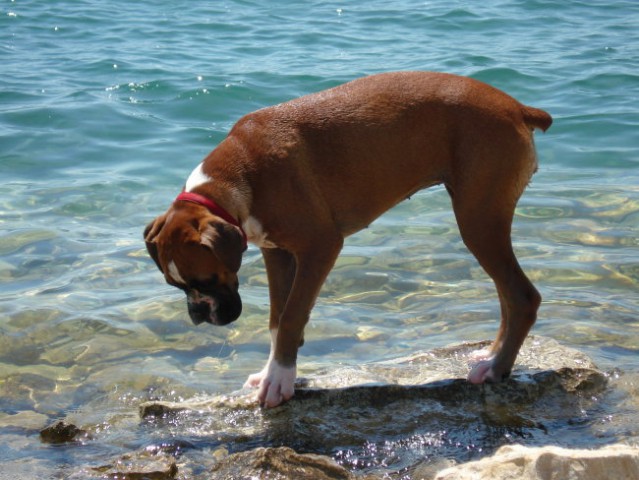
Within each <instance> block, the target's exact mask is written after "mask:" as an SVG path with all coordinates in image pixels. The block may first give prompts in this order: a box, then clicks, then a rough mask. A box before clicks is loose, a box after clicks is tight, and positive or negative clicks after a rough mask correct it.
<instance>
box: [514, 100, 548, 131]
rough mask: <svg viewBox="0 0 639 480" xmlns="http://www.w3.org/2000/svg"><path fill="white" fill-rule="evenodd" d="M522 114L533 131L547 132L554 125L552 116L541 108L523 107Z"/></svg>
mask: <svg viewBox="0 0 639 480" xmlns="http://www.w3.org/2000/svg"><path fill="white" fill-rule="evenodd" d="M521 113H522V115H523V116H524V122H526V125H528V126H529V127H531V128H533V129H534V128H539V129H541V130H542V131H544V132H545V131H546V130H548V129H549V128H550V126H551V125H552V117H551V116H550V114H549V113H547V112H544V111H543V110H540V109H539V108H534V107H527V106H526V105H522V108H521Z"/></svg>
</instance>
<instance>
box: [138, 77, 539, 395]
mask: <svg viewBox="0 0 639 480" xmlns="http://www.w3.org/2000/svg"><path fill="white" fill-rule="evenodd" d="M551 123H552V118H551V116H550V115H549V114H548V113H546V112H544V111H543V110H539V109H536V108H532V107H527V106H525V105H523V104H521V103H519V102H518V101H517V100H515V99H513V98H512V97H510V96H508V95H507V94H505V93H503V92H501V91H500V90H497V89H495V88H493V87H491V86H489V85H486V84H484V83H482V82H479V81H477V80H473V79H470V78H465V77H459V76H455V75H450V74H443V73H427V72H399V73H384V74H378V75H373V76H369V77H365V78H361V79H358V80H355V81H352V82H349V83H346V84H344V85H341V86H338V87H335V88H331V89H329V90H325V91H322V92H319V93H315V94H311V95H307V96H304V97H301V98H298V99H295V100H291V101H289V102H286V103H282V104H279V105H275V106H272V107H268V108H264V109H261V110H258V111H256V112H253V113H250V114H248V115H246V116H244V117H243V118H241V119H240V120H239V121H238V122H237V123H236V124H235V125H234V126H233V128H232V129H231V131H230V133H229V134H228V136H227V137H226V138H225V139H224V140H223V141H222V142H221V143H220V144H219V145H218V147H217V148H216V149H215V150H213V151H212V152H211V153H210V154H209V155H208V156H207V157H206V158H205V159H204V161H203V162H202V163H201V164H200V165H198V166H197V167H196V168H195V170H193V172H192V173H191V175H190V176H189V178H188V179H187V181H186V185H185V187H184V189H183V191H182V193H180V194H179V195H178V196H177V198H176V200H175V201H174V202H173V204H172V205H171V206H170V207H169V209H168V211H167V212H166V213H164V214H163V215H161V216H159V217H158V218H156V219H155V220H154V221H153V222H152V223H151V224H150V225H148V226H147V228H146V230H145V232H144V237H145V241H146V246H147V249H148V251H149V253H150V255H151V257H152V258H153V260H155V263H156V264H157V266H158V267H159V268H160V270H161V271H162V273H163V274H164V277H165V279H166V281H167V282H168V283H169V284H171V285H174V286H176V287H178V288H180V289H181V290H183V291H184V292H185V293H186V297H187V304H188V311H189V315H190V317H191V319H192V321H193V322H194V323H195V324H199V323H201V322H208V323H211V324H215V325H226V324H228V323H230V322H232V321H234V320H235V319H236V318H238V316H239V315H240V313H241V311H242V303H241V300H240V296H239V294H238V270H239V268H240V263H241V260H242V253H243V252H244V250H245V249H246V242H247V240H248V241H250V242H252V243H254V244H255V245H257V246H258V247H259V248H260V249H261V251H262V255H263V257H264V263H265V266H266V273H267V277H268V282H269V296H270V320H269V328H270V332H271V338H272V340H271V354H270V356H269V359H268V362H267V363H266V366H265V367H264V369H263V370H262V371H261V372H259V373H257V374H255V375H251V376H250V377H249V378H248V380H247V382H246V386H251V387H256V388H258V395H257V396H258V399H259V401H260V403H261V404H263V405H266V406H267V407H274V406H277V405H279V404H280V403H282V402H283V401H286V400H288V399H290V398H291V397H292V396H293V393H294V382H295V376H296V360H297V352H298V348H299V347H300V346H301V345H302V344H303V333H304V327H305V325H306V323H307V321H308V319H309V315H310V313H311V309H312V307H313V304H314V302H315V300H316V298H317V296H318V294H319V292H320V288H321V286H322V284H323V282H324V280H325V279H326V276H327V275H328V273H329V272H330V270H331V268H332V267H333V264H334V263H335V260H336V259H337V256H338V255H339V253H340V250H341V248H342V245H343V242H344V238H345V237H347V236H348V235H351V234H352V233H355V232H357V231H358V230H360V229H362V228H364V227H366V226H368V225H369V224H370V223H371V222H372V221H373V220H375V219H376V218H377V217H378V216H380V215H381V214H382V213H384V212H385V211H386V210H388V209H390V208H391V207H393V206H394V205H396V204H397V203H399V202H401V201H402V200H404V199H405V198H407V197H409V196H411V195H412V194H413V193H415V192H417V191H418V190H421V189H423V188H427V187H430V186H432V185H439V184H443V185H444V186H445V187H446V189H447V190H448V193H449V194H450V197H451V198H452V205H453V210H454V213H455V217H456V219H457V224H458V226H459V230H460V233H461V236H462V238H463V241H464V243H465V244H466V246H467V247H468V249H469V250H470V251H471V252H472V253H473V254H474V256H475V257H476V258H477V260H478V261H479V263H480V264H481V266H482V267H483V268H484V270H485V271H486V272H487V273H488V275H490V277H491V278H492V280H493V281H494V283H495V286H496V289H497V293H498V295H499V301H500V305H501V325H500V328H499V331H498V333H497V337H496V339H495V342H494V343H493V344H492V347H491V349H490V350H489V351H485V352H483V353H482V354H481V355H479V356H477V358H476V359H475V360H474V361H475V362H476V364H475V365H474V366H473V367H472V369H471V370H470V373H469V375H468V379H469V381H470V382H473V383H482V382H496V381H500V380H502V379H503V378H505V377H506V376H508V375H509V373H510V371H511V368H512V367H513V364H514V362H515V358H516V357H517V354H518V352H519V349H520V347H521V344H522V343H523V341H524V339H525V337H526V336H527V334H528V332H529V330H530V328H531V327H532V325H533V323H534V322H535V319H536V314H537V309H538V307H539V304H540V302H541V296H540V295H539V293H538V292H537V290H536V289H535V287H534V286H533V285H532V284H531V282H530V281H529V280H528V278H527V277H526V275H525V274H524V272H523V271H522V269H521V268H520V266H519V263H518V261H517V259H516V258H515V254H514V253H513V248H512V244H511V238H510V230H511V224H512V219H513V214H514V211H515V205H516V204H517V201H518V199H519V197H520V195H521V194H522V192H523V191H524V188H525V187H526V185H527V184H528V182H529V181H530V178H531V176H532V175H533V173H534V172H535V171H536V170H537V159H536V155H535V148H534V144H533V130H534V129H535V128H538V129H541V130H543V131H545V130H546V129H547V128H548V127H550V125H551Z"/></svg>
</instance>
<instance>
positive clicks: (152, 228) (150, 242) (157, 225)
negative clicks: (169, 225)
mask: <svg viewBox="0 0 639 480" xmlns="http://www.w3.org/2000/svg"><path fill="white" fill-rule="evenodd" d="M165 223H166V213H165V214H164V215H160V216H159V217H157V218H156V219H155V220H153V221H152V222H151V223H149V224H148V225H147V226H146V228H145V229H144V242H145V243H146V249H147V251H148V252H149V255H151V258H152V259H153V261H154V262H155V264H156V265H157V266H158V268H159V269H160V271H162V265H160V259H159V257H158V246H157V243H156V237H157V236H158V234H159V233H160V231H161V230H162V227H164V224H165Z"/></svg>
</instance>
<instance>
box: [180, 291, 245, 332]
mask: <svg viewBox="0 0 639 480" xmlns="http://www.w3.org/2000/svg"><path fill="white" fill-rule="evenodd" d="M186 300H187V305H188V310H189V316H190V317H191V321H192V322H193V323H194V324H195V325H199V324H200V323H204V322H206V323H211V324H213V325H228V324H229V323H231V322H232V321H234V320H236V319H237V318H238V317H239V316H240V313H242V302H241V300H240V297H239V295H237V294H234V295H219V296H216V297H214V296H211V295H208V294H203V293H200V292H199V291H197V290H191V291H189V292H188V293H187V295H186Z"/></svg>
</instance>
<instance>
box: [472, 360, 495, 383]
mask: <svg viewBox="0 0 639 480" xmlns="http://www.w3.org/2000/svg"><path fill="white" fill-rule="evenodd" d="M468 381H469V382H470V383H475V384H477V383H484V382H495V381H497V378H495V372H494V370H493V359H492V358H491V359H489V360H481V361H479V362H477V363H476V364H475V365H474V366H473V368H472V369H471V370H470V373H469V374H468Z"/></svg>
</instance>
